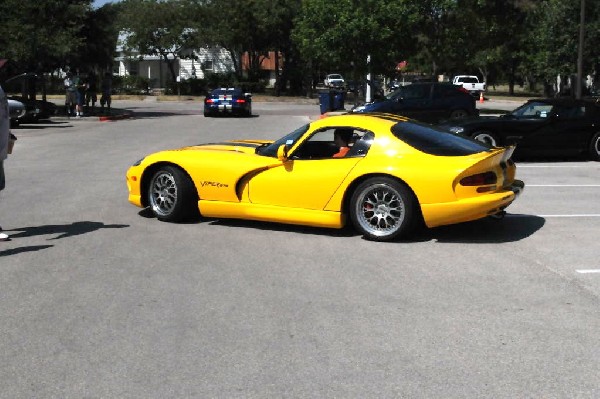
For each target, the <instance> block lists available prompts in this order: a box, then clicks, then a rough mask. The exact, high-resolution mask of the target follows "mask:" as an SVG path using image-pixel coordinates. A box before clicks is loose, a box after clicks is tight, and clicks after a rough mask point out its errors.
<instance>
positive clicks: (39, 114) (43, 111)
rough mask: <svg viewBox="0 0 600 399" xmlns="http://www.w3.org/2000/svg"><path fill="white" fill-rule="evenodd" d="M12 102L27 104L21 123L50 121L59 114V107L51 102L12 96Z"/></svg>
mask: <svg viewBox="0 0 600 399" xmlns="http://www.w3.org/2000/svg"><path fill="white" fill-rule="evenodd" d="M9 98H10V99H12V100H16V101H19V102H21V103H23V104H25V110H26V112H25V115H24V116H23V117H21V119H20V122H21V123H35V122H38V121H40V120H45V119H50V117H52V116H55V115H57V114H58V107H57V106H56V104H54V103H53V102H51V101H45V100H31V99H28V98H25V97H19V96H11V97H9Z"/></svg>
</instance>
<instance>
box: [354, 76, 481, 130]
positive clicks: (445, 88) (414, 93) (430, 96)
mask: <svg viewBox="0 0 600 399" xmlns="http://www.w3.org/2000/svg"><path fill="white" fill-rule="evenodd" d="M352 112H384V113H391V114H397V115H403V116H407V117H409V118H412V119H416V120H419V121H422V122H428V123H438V122H440V121H442V120H445V119H461V118H466V117H468V116H476V115H479V111H478V110H477V108H476V103H475V99H474V98H473V97H472V96H471V95H470V94H469V93H468V92H467V91H466V90H464V89H463V88H461V87H458V86H455V85H453V84H451V83H433V82H432V83H412V84H410V85H407V86H402V87H400V88H399V89H398V90H396V91H394V92H393V93H390V94H388V95H386V96H385V98H384V99H382V100H376V101H373V102H371V103H367V104H364V105H361V106H358V107H356V108H354V109H353V110H352Z"/></svg>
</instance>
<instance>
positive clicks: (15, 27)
mask: <svg viewBox="0 0 600 399" xmlns="http://www.w3.org/2000/svg"><path fill="white" fill-rule="evenodd" d="M586 4H587V7H586V24H585V38H586V41H585V43H586V44H585V48H584V57H583V59H584V71H586V74H587V73H592V72H593V71H595V73H596V75H598V73H599V71H600V47H599V46H596V45H595V44H596V43H598V42H600V1H593V0H586ZM580 5H581V2H580V1H579V0H571V1H564V0H503V1H499V0H419V1H417V0H337V1H335V2H333V1H330V0H123V1H119V2H115V3H114V4H108V5H106V6H103V7H101V8H99V9H93V8H92V6H91V0H37V1H36V2H28V1H21V0H3V1H1V2H0V16H2V23H0V49H1V51H2V53H0V58H8V59H9V60H10V62H9V64H8V66H7V67H5V68H3V69H2V70H0V80H2V79H6V78H7V77H10V76H13V75H16V74H18V73H22V72H25V71H29V72H32V71H35V72H50V71H54V70H56V69H58V68H63V69H64V68H66V67H70V68H71V69H79V70H80V71H81V72H82V73H85V72H87V71H88V70H95V71H96V72H97V73H98V72H101V71H106V70H111V68H112V63H113V60H114V51H115V47H116V45H115V44H116V39H117V35H118V33H119V32H121V31H124V32H126V34H127V38H126V43H125V49H126V50H127V49H129V50H131V54H132V56H134V57H136V56H141V55H157V56H159V57H161V58H162V59H163V60H164V61H165V62H167V65H168V66H169V68H170V72H171V77H172V81H173V84H172V86H173V87H174V86H175V80H176V79H175V77H176V76H177V71H175V67H174V63H173V61H172V60H173V59H175V58H189V57H192V56H193V54H192V52H191V51H190V50H191V49H194V48H200V47H204V46H221V47H223V48H225V49H227V50H229V51H230V53H231V56H232V59H233V60H234V64H235V73H234V74H232V75H225V76H223V75H209V76H207V77H206V81H200V80H194V81H190V82H189V83H183V82H182V83H183V84H182V85H180V86H179V89H180V90H182V89H183V90H185V91H186V94H187V91H189V93H190V94H192V93H195V92H198V91H202V90H205V88H206V87H210V86H219V85H234V84H236V85H240V84H242V83H240V82H248V83H243V84H244V85H245V86H246V87H248V91H252V92H260V91H261V90H264V70H262V68H261V63H262V62H263V60H264V59H265V57H266V56H267V55H269V54H272V52H277V54H279V55H280V56H279V57H278V58H277V59H278V61H279V60H281V64H280V67H281V69H279V70H277V85H276V87H277V90H278V91H279V90H284V89H286V88H289V89H290V91H291V92H295V93H299V92H300V91H302V90H304V91H306V90H310V86H311V83H312V82H311V80H312V81H313V82H314V79H313V77H315V79H318V78H322V76H323V75H324V74H325V73H329V72H340V73H343V74H344V75H346V77H347V78H348V79H353V80H355V79H359V77H360V76H364V75H365V74H366V73H367V71H369V70H370V71H371V72H373V73H374V74H381V75H386V76H392V75H394V74H395V73H396V71H395V66H396V65H397V63H398V62H400V61H408V70H409V71H411V72H419V73H423V74H432V75H433V74H442V73H444V74H446V75H453V74H457V73H470V74H472V73H477V74H478V75H480V76H481V77H484V78H487V79H489V80H490V81H501V80H504V81H508V82H509V83H510V84H511V85H512V84H514V82H515V81H517V80H520V79H526V80H527V81H528V82H530V83H532V82H533V83H535V82H543V81H552V80H554V79H555V76H556V74H559V73H560V74H573V73H575V72H576V69H577V65H576V64H577V53H578V46H579V44H578V38H579V16H580ZM244 54H247V56H246V58H244V56H243V55H244ZM368 55H370V57H371V64H370V65H368V64H367V62H366V60H367V56H368ZM599 78H600V77H599V76H596V79H597V80H600V79H599ZM144 84H145V83H144V82H128V81H126V82H125V83H124V87H127V88H131V90H142V89H141V88H140V86H143V85H144ZM127 90H130V89H127Z"/></svg>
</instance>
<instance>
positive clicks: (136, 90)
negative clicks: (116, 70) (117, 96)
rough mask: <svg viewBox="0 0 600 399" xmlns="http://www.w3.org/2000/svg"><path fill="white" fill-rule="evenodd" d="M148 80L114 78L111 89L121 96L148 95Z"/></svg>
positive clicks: (141, 78)
mask: <svg viewBox="0 0 600 399" xmlns="http://www.w3.org/2000/svg"><path fill="white" fill-rule="evenodd" d="M149 87H150V79H148V78H145V77H142V76H114V77H113V81H112V88H113V91H114V92H115V93H121V94H148V90H149Z"/></svg>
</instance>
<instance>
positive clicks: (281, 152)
mask: <svg viewBox="0 0 600 399" xmlns="http://www.w3.org/2000/svg"><path fill="white" fill-rule="evenodd" d="M288 150H289V147H288V146H287V145H286V144H282V145H280V146H279V148H277V159H279V160H280V161H284V162H285V161H287V157H288Z"/></svg>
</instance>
